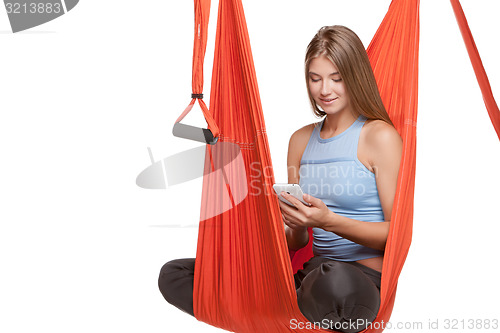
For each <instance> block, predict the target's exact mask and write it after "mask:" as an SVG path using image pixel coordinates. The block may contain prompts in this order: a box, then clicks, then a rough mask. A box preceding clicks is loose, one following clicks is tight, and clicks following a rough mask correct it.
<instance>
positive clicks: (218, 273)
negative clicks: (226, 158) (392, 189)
mask: <svg viewBox="0 0 500 333" xmlns="http://www.w3.org/2000/svg"><path fill="white" fill-rule="evenodd" d="M199 1H200V0H197V1H195V3H196V2H199ZM418 8H419V1H418V0H393V2H392V4H391V6H390V8H389V11H388V13H387V15H386V17H385V18H384V20H383V22H382V24H381V26H380V28H379V29H378V31H377V33H376V34H375V37H374V38H373V41H372V43H371V44H370V47H369V48H368V51H369V54H370V59H371V61H372V65H373V67H374V71H375V73H376V77H377V80H378V84H379V85H380V90H381V92H382V98H383V100H384V103H385V105H386V107H387V109H388V110H389V114H390V116H391V118H392V120H393V122H394V124H395V125H396V127H397V129H398V131H399V133H400V134H401V136H402V137H403V140H404V156H403V159H402V162H401V172H400V175H399V180H398V191H397V194H396V199H395V203H394V209H393V215H392V221H393V222H392V223H391V231H390V235H389V239H388V242H387V249H386V259H385V261H384V268H383V275H382V276H383V277H382V290H381V297H382V304H381V309H380V312H379V315H378V317H377V319H376V322H377V323H379V322H380V321H382V320H383V321H385V322H387V320H388V318H389V317H390V313H391V311H392V306H393V303H394V297H395V290H396V283H397V278H398V276H399V273H400V271H401V268H402V266H403V263H404V260H405V258H406V254H407V252H408V248H409V245H410V240H411V225H412V216H413V188H414V179H415V173H414V172H415V141H416V137H415V134H416V133H415V129H416V128H415V125H416V115H417V112H416V111H417V72H418V69H417V64H418V61H417V60H418V37H419V33H418V31H419V27H418V17H419V12H418ZM202 29H203V28H202ZM210 110H211V111H212V113H213V116H214V119H215V122H216V124H217V125H218V126H219V128H220V133H221V134H220V136H219V143H221V142H232V143H236V144H238V145H239V147H240V148H241V154H242V157H243V160H244V168H245V169H246V175H247V177H246V178H245V179H241V178H240V179H234V178H235V177H234V176H233V175H237V174H241V170H232V169H231V168H232V167H231V166H228V167H225V168H223V169H222V170H218V169H217V168H215V167H214V166H215V165H223V164H224V163H219V161H217V159H219V158H221V157H220V156H219V155H220V154H214V155H212V154H211V152H212V150H213V148H211V147H207V155H206V156H207V157H206V164H205V175H208V174H210V172H211V171H212V176H211V177H208V176H204V180H203V194H202V216H206V215H207V214H205V211H212V210H214V207H213V206H214V205H223V203H222V202H221V199H220V198H222V197H224V196H225V195H226V194H224V193H232V192H234V191H238V190H240V189H242V188H247V189H248V190H249V192H248V195H247V197H246V198H245V199H244V200H243V201H242V202H241V203H240V204H238V205H237V206H236V207H233V208H232V209H229V210H227V211H225V212H224V213H222V214H220V215H217V216H214V217H212V218H209V219H206V220H202V221H200V229H199V236H198V248H197V255H196V267H195V280H194V297H193V303H194V313H195V316H196V318H197V319H199V320H202V321H204V322H207V323H210V324H211V325H214V326H217V327H221V328H223V329H226V330H229V331H235V332H291V331H299V332H312V331H322V330H320V329H307V328H304V329H293V325H291V320H294V319H295V320H297V322H300V323H303V324H305V323H307V322H308V321H307V319H306V318H305V317H304V316H303V315H302V314H301V313H300V310H299V308H298V305H297V301H296V293H295V288H294V281H293V269H292V265H291V263H290V258H289V254H288V250H287V246H286V240H285V237H284V229H283V222H282V220H281V213H280V210H279V206H278V204H277V198H276V196H274V195H273V194H272V193H273V190H272V184H273V183H274V175H273V173H272V164H271V159H270V152H269V147H268V142H267V135H266V131H265V125H264V118H263V112H262V106H261V103H260V97H259V91H258V86H257V79H256V74H255V69H254V65H253V60H252V54H251V48H250V42H249V37H248V32H247V28H246V22H245V17H244V13H243V7H242V3H241V0H220V1H219V12H218V22H217V32H216V45H215V55H214V65H213V74H212V90H211V95H210ZM215 155H217V156H215ZM238 168H241V166H238ZM217 172H219V173H220V175H219V176H215V177H214V176H213V174H214V173H215V174H217ZM228 180H231V182H229V181H228ZM215 209H217V208H215ZM374 326H375V327H378V329H370V330H368V331H369V332H379V331H382V327H383V326H381V325H376V324H374ZM325 332H326V331H325Z"/></svg>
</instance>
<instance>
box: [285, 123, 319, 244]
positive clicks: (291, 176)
mask: <svg viewBox="0 0 500 333" xmlns="http://www.w3.org/2000/svg"><path fill="white" fill-rule="evenodd" d="M313 129H314V127H313V125H308V126H305V127H303V128H301V129H299V130H298V131H296V132H295V133H293V134H292V136H291V137H290V142H289V144H288V156H287V169H288V183H289V184H298V183H299V180H300V176H299V168H300V159H301V158H302V154H303V153H304V150H305V149H306V146H307V142H308V141H309V137H310V136H311V133H312V131H313ZM280 203H281V201H280ZM283 222H285V235H286V241H287V244H288V248H290V249H291V250H298V249H301V248H303V247H304V246H306V245H307V243H308V242H309V233H308V232H307V227H304V226H295V225H290V224H289V223H288V221H287V220H286V219H285V218H284V217H283Z"/></svg>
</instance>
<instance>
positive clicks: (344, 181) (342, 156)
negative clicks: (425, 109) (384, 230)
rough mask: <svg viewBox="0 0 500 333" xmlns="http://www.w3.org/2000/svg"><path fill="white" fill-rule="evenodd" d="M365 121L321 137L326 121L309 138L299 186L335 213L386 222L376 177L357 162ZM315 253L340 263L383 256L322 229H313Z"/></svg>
mask: <svg viewBox="0 0 500 333" xmlns="http://www.w3.org/2000/svg"><path fill="white" fill-rule="evenodd" d="M365 121H366V118H365V117H363V116H359V118H358V119H357V120H356V121H355V122H354V123H353V124H352V125H351V126H350V127H349V128H348V129H346V130H345V131H344V132H342V133H340V134H338V135H336V136H333V137H331V138H328V139H322V138H321V137H320V135H319V134H320V130H321V128H322V127H323V124H324V119H323V121H322V122H320V123H319V124H318V125H317V126H315V128H314V131H313V132H312V134H311V137H310V138H309V142H308V143H307V147H306V149H305V151H304V153H303V155H302V159H301V161H300V170H299V175H300V182H299V184H300V186H301V188H302V190H303V191H304V193H308V194H310V195H312V196H314V197H316V198H319V199H321V200H323V202H324V203H325V204H326V205H327V206H328V208H329V209H330V210H332V211H333V212H334V213H336V214H339V215H343V216H346V217H349V218H352V219H355V220H360V221H366V222H382V221H384V212H383V211H382V206H381V205H380V199H379V196H378V190H377V184H376V182H375V175H374V174H373V172H371V171H370V170H368V169H367V168H366V167H365V166H364V165H363V163H361V162H360V161H359V160H358V141H359V135H360V133H361V128H362V127H363V125H364V123H365ZM313 253H314V255H316V256H321V257H326V258H330V259H333V260H339V261H357V260H361V259H367V258H374V257H380V256H382V255H383V254H384V252H383V251H380V250H376V249H372V248H369V247H366V246H362V245H360V244H357V243H354V242H352V241H350V240H347V239H345V238H342V237H340V236H338V235H337V234H335V233H333V232H330V231H325V230H323V229H321V228H313Z"/></svg>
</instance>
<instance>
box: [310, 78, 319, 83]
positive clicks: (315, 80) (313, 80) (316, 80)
mask: <svg viewBox="0 0 500 333" xmlns="http://www.w3.org/2000/svg"><path fill="white" fill-rule="evenodd" d="M311 81H312V82H318V81H319V79H313V78H311Z"/></svg>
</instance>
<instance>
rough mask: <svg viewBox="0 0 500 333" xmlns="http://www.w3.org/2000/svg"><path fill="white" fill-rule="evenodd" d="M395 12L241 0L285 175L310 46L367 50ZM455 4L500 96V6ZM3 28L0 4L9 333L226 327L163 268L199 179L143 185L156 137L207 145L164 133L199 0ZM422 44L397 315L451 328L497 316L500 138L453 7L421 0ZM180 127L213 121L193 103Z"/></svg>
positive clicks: (186, 249)
mask: <svg viewBox="0 0 500 333" xmlns="http://www.w3.org/2000/svg"><path fill="white" fill-rule="evenodd" d="M216 4H217V2H215V3H214V4H213V5H212V19H211V24H210V32H209V33H210V38H209V42H208V43H209V47H208V50H207V57H206V63H205V64H206V68H205V69H206V70H205V75H206V81H205V96H207V98H205V100H206V102H207V104H208V95H209V90H210V73H211V67H212V58H213V56H212V55H213V43H214V33H215V14H216V10H215V6H216ZM388 5H389V1H388V0H377V1H373V0H371V1H370V0H365V1H361V0H356V1H346V0H341V1H340V0H330V1H288V2H285V1H264V0H253V1H244V7H245V10H246V17H247V24H248V28H249V32H250V39H251V43H252V51H253V56H254V61H255V66H256V70H257V78H258V80H259V87H260V92H261V98H262V104H263V109H264V116H265V120H266V126H267V130H268V133H269V144H270V147H271V153H272V158H273V163H274V168H275V176H276V180H277V181H281V182H282V181H286V151H287V146H288V139H289V137H290V135H291V134H292V133H293V131H295V130H296V129H298V128H300V127H302V126H304V125H306V124H308V123H310V122H313V121H316V120H315V118H314V117H313V116H312V112H311V111H310V108H309V105H308V100H307V96H306V90H305V83H304V78H303V58H304V52H305V48H306V46H307V43H308V42H309V40H310V39H311V38H312V36H313V35H314V33H315V32H316V31H317V30H318V29H319V28H320V27H321V26H323V25H332V24H343V25H346V26H348V27H350V28H352V29H353V30H354V31H356V32H357V33H358V34H359V36H360V37H361V39H362V40H363V42H364V43H365V46H367V45H368V43H369V41H370V40H371V38H372V36H373V34H374V33H375V30H376V28H377V26H378V25H379V23H380V22H381V20H382V18H383V16H384V14H385V11H386V10H387V7H388ZM462 5H463V7H464V10H465V13H466V15H467V17H468V19H469V23H470V26H471V29H472V32H473V34H474V37H475V39H476V43H477V46H478V48H479V51H480V53H481V56H482V59H483V62H484V65H485V68H486V70H487V72H488V74H489V77H490V81H491V84H492V89H493V92H494V94H496V96H497V98H498V97H499V96H500V95H499V93H500V65H499V63H498V58H499V57H500V51H499V48H498V33H499V32H500V22H499V19H498V14H499V13H500V2H499V1H498V0H489V1H486V0H483V1H476V0H463V1H462ZM9 30H10V26H9V23H8V19H7V15H6V13H5V11H3V9H1V10H0V31H1V33H0V50H1V52H0V115H1V117H0V157H1V162H0V170H1V172H0V177H1V178H0V196H1V198H0V199H1V203H0V223H1V231H0V253H1V254H0V255H1V266H0V272H1V273H0V306H1V309H0V313H1V320H0V331H1V332H9V333H11V332H12V333H13V332H39V331H40V332H41V331H43V332H52V333H55V332H75V333H76V332H181V331H182V332H191V331H193V332H194V331H196V332H216V331H219V330H218V329H215V328H213V327H211V326H208V325H206V324H204V323H201V322H197V321H196V320H195V319H193V318H191V317H190V316H188V315H186V314H184V313H182V312H180V311H178V310H177V309H175V308H174V307H173V306H171V305H170V304H168V303H166V302H165V301H164V299H163V298H162V296H161V294H160V292H159V291H158V288H157V276H158V272H159V270H160V268H161V266H162V265H163V263H165V262H166V261H168V260H171V259H174V258H180V257H194V256H195V253H196V240H197V228H196V223H197V221H198V216H199V204H200V197H201V180H197V181H193V182H191V183H186V184H182V185H178V186H176V187H172V188H169V189H167V190H145V189H142V188H139V187H137V186H136V184H135V178H136V176H137V174H138V173H139V172H141V171H142V170H143V169H144V168H146V167H147V166H148V165H149V164H150V158H149V155H148V151H147V147H151V149H152V151H153V154H154V157H155V159H157V160H159V159H162V158H164V157H167V156H170V155H172V154H174V153H178V152H181V151H183V150H185V149H187V148H191V147H196V146H198V145H197V144H196V143H192V142H187V141H186V140H182V139H178V138H175V137H173V136H172V134H171V128H172V126H173V124H174V121H175V119H176V118H177V117H178V115H179V114H180V113H181V112H182V110H183V109H184V108H185V106H186V105H187V104H188V103H189V101H190V94H191V86H190V84H191V56H192V43H193V5H192V2H191V1H158V0H147V1H123V0H121V1H118V0H113V1H112V0H108V1H90V0H83V1H81V2H80V3H79V4H78V5H77V6H76V7H75V8H74V9H73V10H72V11H70V12H69V13H68V14H66V15H64V16H62V17H60V18H58V19H56V20H54V21H52V22H49V23H47V24H45V25H42V26H39V27H36V28H34V29H31V30H29V31H27V32H24V33H18V34H12V33H11V32H10V31H9ZM420 50H421V52H420V87H419V89H420V96H419V121H418V149H417V178H416V191H415V218H414V238H413V243H412V247H411V249H410V253H409V256H408V259H407V261H406V265H405V267H404V270H403V272H402V274H401V277H400V279H399V288H398V295H397V299H396V304H395V309H394V312H393V315H392V318H391V322H393V323H394V324H395V323H397V322H410V323H412V322H421V323H423V327H424V329H422V330H418V331H419V332H425V331H427V329H426V327H427V325H428V322H429V320H432V321H435V320H439V325H440V327H441V330H440V331H445V330H444V321H445V319H458V320H462V319H465V320H467V319H471V318H472V319H481V318H482V319H488V318H489V319H500V315H499V305H498V301H497V300H498V299H499V296H500V291H499V288H498V284H497V282H496V281H497V280H498V277H497V276H496V275H497V274H496V271H497V267H495V266H496V264H495V262H497V254H498V236H497V234H498V232H499V231H500V228H499V227H498V223H499V222H500V221H499V220H500V219H499V218H498V213H497V210H498V208H499V207H498V206H499V200H498V199H499V195H498V189H499V188H500V174H499V172H498V167H499V164H500V143H499V140H498V137H497V136H496V134H495V132H494V130H493V127H492V125H491V123H490V120H489V118H488V115H487V112H486V109H485V107H484V104H483V101H482V96H481V94H480V91H479V88H478V85H477V82H476V80H475V76H474V74H473V71H472V67H471V65H470V62H469V59H468V56H467V53H466V50H465V46H464V44H463V41H462V37H461V35H460V32H459V30H458V26H457V24H456V21H455V18H454V15H453V12H452V8H451V5H450V3H449V1H444V0H440V1H436V0H432V1H431V0H422V4H421V43H420ZM200 119H201V121H200ZM186 122H191V123H196V122H200V123H201V124H203V120H202V116H201V112H200V111H199V109H198V108H195V111H193V112H192V115H190V116H189V118H187V119H186ZM393 331H396V330H393ZM401 331H404V330H401ZM408 331H409V332H411V331H416V330H408ZM430 331H431V332H434V331H436V330H430ZM459 331H460V330H459ZM464 331H473V330H464ZM489 331H492V330H489ZM496 331H497V332H498V331H499V330H496Z"/></svg>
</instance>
